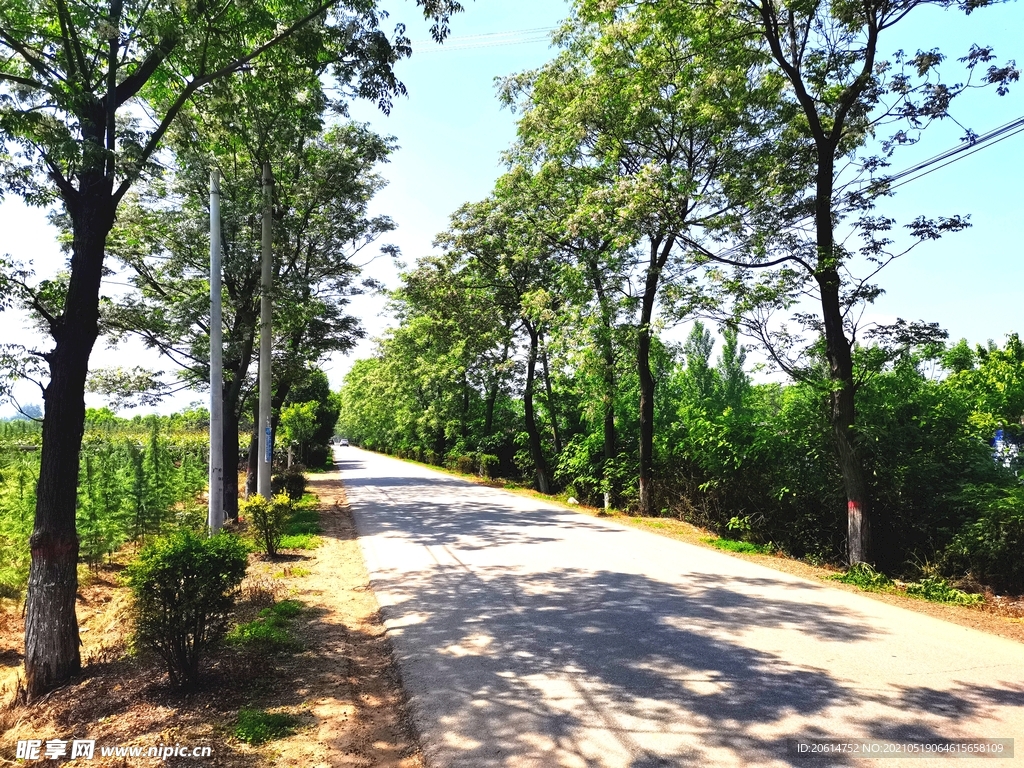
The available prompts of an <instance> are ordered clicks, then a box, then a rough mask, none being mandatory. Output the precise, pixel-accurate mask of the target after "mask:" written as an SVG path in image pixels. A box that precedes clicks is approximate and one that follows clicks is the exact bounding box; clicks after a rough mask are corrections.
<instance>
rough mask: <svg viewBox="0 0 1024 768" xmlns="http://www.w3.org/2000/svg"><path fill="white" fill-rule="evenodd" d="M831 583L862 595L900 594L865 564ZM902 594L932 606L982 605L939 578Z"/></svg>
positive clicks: (918, 583) (917, 583) (980, 600)
mask: <svg viewBox="0 0 1024 768" xmlns="http://www.w3.org/2000/svg"><path fill="white" fill-rule="evenodd" d="M828 578H829V579H832V580H833V581H841V582H843V583H844V584H853V585H854V586H856V587H860V588H861V589H863V590H865V591H866V592H902V591H903V590H902V589H900V588H899V586H898V585H897V584H896V582H894V581H893V580H892V579H890V578H889V577H888V576H886V575H885V574H884V573H879V572H878V571H876V570H875V569H874V568H872V567H871V566H870V565H868V564H867V563H857V565H854V566H851V567H850V568H849V569H848V570H847V571H846V573H840V574H837V575H835V576H829V577H828ZM906 594H907V595H909V596H910V597H917V598H920V599H921V600H928V601H930V602H933V603H953V604H955V605H978V604H980V603H983V602H985V598H984V597H982V596H981V595H973V594H971V593H969V592H964V591H962V590H959V589H956V588H955V587H953V586H952V585H950V583H949V582H948V581H946V580H945V579H943V578H941V577H939V576H928V577H926V578H923V579H921V581H912V582H910V583H909V584H907V585H906Z"/></svg>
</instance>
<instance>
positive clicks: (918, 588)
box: [907, 576, 985, 605]
mask: <svg viewBox="0 0 1024 768" xmlns="http://www.w3.org/2000/svg"><path fill="white" fill-rule="evenodd" d="M907 594H908V595H913V596H914V597H921V598H924V599H925V600H931V601H932V602H933V603H957V604H959V605H977V604H978V603H981V602H983V601H984V599H985V598H983V597H982V596H981V595H972V594H970V593H968V592H964V591H962V590H959V589H956V588H954V587H953V586H951V585H950V583H949V582H948V581H946V580H945V579H943V578H941V577H938V576H930V577H928V578H925V579H921V581H918V582H914V583H911V584H907Z"/></svg>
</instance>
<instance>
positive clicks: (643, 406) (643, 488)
mask: <svg viewBox="0 0 1024 768" xmlns="http://www.w3.org/2000/svg"><path fill="white" fill-rule="evenodd" d="M673 245H675V238H673V237H667V238H664V239H663V238H661V237H652V238H651V254H650V258H651V260H650V263H649V264H648V265H647V277H646V279H645V281H644V295H643V297H642V298H641V302H640V327H639V334H638V336H639V338H638V339H637V353H636V367H637V373H638V374H639V376H640V514H641V515H653V514H654V488H653V486H654V375H653V374H652V373H651V339H652V338H653V335H654V333H653V331H652V329H651V320H652V319H653V318H654V303H655V298H656V297H657V294H658V283H659V281H660V280H661V271H662V269H663V268H664V266H665V262H666V261H667V260H668V255H669V253H671V252H672V246H673Z"/></svg>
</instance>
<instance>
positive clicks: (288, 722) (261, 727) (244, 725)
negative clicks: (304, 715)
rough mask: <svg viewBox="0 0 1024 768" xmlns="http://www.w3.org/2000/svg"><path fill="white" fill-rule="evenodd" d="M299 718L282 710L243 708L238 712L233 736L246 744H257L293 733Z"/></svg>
mask: <svg viewBox="0 0 1024 768" xmlns="http://www.w3.org/2000/svg"><path fill="white" fill-rule="evenodd" d="M298 727H299V719H298V718H297V717H295V715H288V714H285V713H283V712H267V711H265V710H262V709H243V710H242V711H241V712H239V713H238V725H237V726H235V737H236V738H237V739H239V740H240V741H244V742H246V743H247V744H252V745H257V744H263V743H265V742H268V741H271V740H273V739H281V738H284V737H285V736H290V735H291V734H293V733H295V729H296V728H298Z"/></svg>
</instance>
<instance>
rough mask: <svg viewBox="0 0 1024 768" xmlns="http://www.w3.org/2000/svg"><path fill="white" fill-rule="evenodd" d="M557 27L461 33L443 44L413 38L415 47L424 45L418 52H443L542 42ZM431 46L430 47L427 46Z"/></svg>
mask: <svg viewBox="0 0 1024 768" xmlns="http://www.w3.org/2000/svg"><path fill="white" fill-rule="evenodd" d="M555 29H557V27H534V28H532V29H513V30H507V31H505V32H483V33H481V34H478V35H461V36H459V37H450V38H448V39H447V40H446V41H445V43H444V44H443V45H441V44H435V45H431V44H433V43H434V41H433V40H413V41H411V44H412V46H413V47H414V48H416V47H417V46H424V47H422V48H420V49H419V50H418V53H443V52H445V51H464V50H469V49H473V48H496V47H499V46H505V45H525V44H528V43H542V42H548V41H549V40H550V33H552V32H554V31H555ZM426 46H430V47H426Z"/></svg>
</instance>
